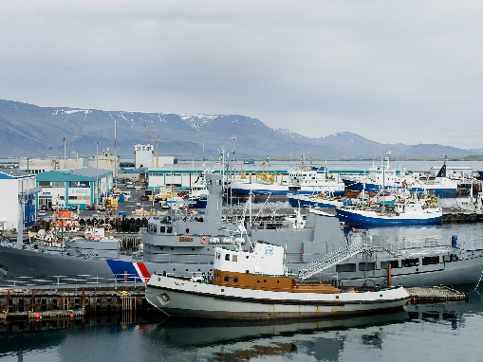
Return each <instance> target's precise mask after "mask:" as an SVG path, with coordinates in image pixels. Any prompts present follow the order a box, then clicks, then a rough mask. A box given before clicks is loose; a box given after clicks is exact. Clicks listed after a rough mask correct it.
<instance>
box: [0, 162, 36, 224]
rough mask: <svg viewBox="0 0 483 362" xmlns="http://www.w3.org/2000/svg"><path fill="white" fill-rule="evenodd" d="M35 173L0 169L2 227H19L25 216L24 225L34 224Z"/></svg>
mask: <svg viewBox="0 0 483 362" xmlns="http://www.w3.org/2000/svg"><path fill="white" fill-rule="evenodd" d="M36 193H37V188H36V186H35V175H29V174H26V173H24V172H20V171H19V170H2V171H0V200H2V203H1V205H0V227H2V228H3V229H4V230H12V229H17V228H18V227H19V224H20V223H19V221H20V220H21V218H22V217H23V226H24V227H29V226H32V225H33V224H34V223H35V221H36V204H35V195H36Z"/></svg>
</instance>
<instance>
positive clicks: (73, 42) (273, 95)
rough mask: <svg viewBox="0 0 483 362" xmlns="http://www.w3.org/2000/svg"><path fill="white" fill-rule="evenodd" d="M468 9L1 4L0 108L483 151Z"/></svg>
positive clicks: (347, 4)
mask: <svg viewBox="0 0 483 362" xmlns="http://www.w3.org/2000/svg"><path fill="white" fill-rule="evenodd" d="M482 15H483V3H481V2H479V1H463V2H459V3H455V2H453V1H447V0H438V1H416V0H408V1H404V2H400V1H399V2H398V1H383V0H379V1H378V0H368V1H358V0H345V1H342V0H341V1H334V0H330V1H329V0H327V1H323V0H318V1H304V2H300V1H298V2H297V1H280V0H279V1H263V2H260V1H252V0H250V1H237V2H233V1H223V0H219V1H199V0H198V1H196V0H191V1H166V0H163V1H127V0H125V1H113V0H109V1H106V0H104V1H102V2H100V1H94V0H84V1H69V2H65V1H60V0H59V1H54V0H44V1H37V2H32V1H15V2H13V1H4V2H2V3H1V4H0V30H1V31H0V44H1V45H2V47H1V53H0V97H2V98H10V99H17V100H24V101H29V102H33V103H37V104H41V105H72V106H83V107H97V108H104V109H125V110H140V111H161V112H177V113H199V112H202V113H241V114H246V115H251V116H256V117H259V118H260V119H262V120H263V121H264V122H266V123H267V124H268V125H270V126H272V127H280V128H289V129H291V130H294V131H298V132H301V133H303V134H305V135H310V136H322V135H327V134H329V133H333V132H337V131H344V130H351V131H354V132H357V133H360V134H362V135H364V136H367V137H369V138H372V139H375V140H378V141H383V142H409V143H419V142H425V143H446V144H453V145H457V146H465V147H476V148H483V143H482V141H481V140H482V139H483V122H482V120H481V111H480V103H481V100H480V96H481V94H483V82H482V80H483V62H482V57H483V50H482V48H481V45H480V44H481V40H480V39H479V38H480V36H479V34H481V33H482V31H483V22H481V18H482Z"/></svg>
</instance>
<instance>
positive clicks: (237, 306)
mask: <svg viewBox="0 0 483 362" xmlns="http://www.w3.org/2000/svg"><path fill="white" fill-rule="evenodd" d="M336 298H337V299H336ZM408 298H409V294H408V293H407V291H406V290H405V289H403V288H393V289H387V290H383V291H378V292H364V293H340V294H338V295H335V294H316V293H290V292H274V291H265V290H251V289H242V288H232V287H222V286H217V285H212V284H205V283H196V282H192V281H187V280H181V279H176V278H167V277H162V276H158V275H156V276H153V277H152V278H151V279H150V281H149V282H148V284H147V287H146V299H147V300H148V302H149V303H150V304H152V305H153V306H155V307H156V308H158V309H160V310H161V311H163V312H165V313H166V314H167V315H169V316H173V317H192V318H207V319H225V320H268V319H297V318H299V319H300V318H320V317H327V316H341V315H355V314H368V313H376V312H382V311H389V310H396V309H402V308H403V307H404V306H405V305H406V304H407V301H408Z"/></svg>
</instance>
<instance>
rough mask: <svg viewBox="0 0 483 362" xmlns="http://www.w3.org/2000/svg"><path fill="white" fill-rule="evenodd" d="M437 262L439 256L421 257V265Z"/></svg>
mask: <svg viewBox="0 0 483 362" xmlns="http://www.w3.org/2000/svg"><path fill="white" fill-rule="evenodd" d="M431 264H439V256H426V257H424V258H423V265H431Z"/></svg>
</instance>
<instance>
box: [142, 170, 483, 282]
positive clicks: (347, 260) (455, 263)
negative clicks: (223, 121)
mask: <svg viewBox="0 0 483 362" xmlns="http://www.w3.org/2000/svg"><path fill="white" fill-rule="evenodd" d="M207 187H208V190H209V196H208V204H207V208H206V213H205V214H204V215H199V214H197V215H193V216H189V215H186V214H184V215H179V214H178V215H176V214H172V215H170V216H166V217H163V218H153V219H151V220H150V221H149V225H148V229H147V232H146V233H145V235H144V261H145V263H146V264H147V265H149V266H150V267H152V268H153V270H152V272H155V273H159V274H164V275H173V276H181V277H187V278H189V277H191V276H193V274H196V273H204V274H206V275H209V274H210V273H211V272H212V265H213V254H214V248H215V247H216V246H220V244H221V245H223V246H229V245H230V244H240V243H243V242H245V241H248V240H249V241H251V242H256V241H263V242H268V243H272V244H275V245H282V246H284V247H285V248H286V257H287V265H288V269H289V272H291V273H293V274H299V272H300V271H301V270H304V273H310V274H311V275H310V276H309V278H311V279H317V280H324V281H329V282H332V283H334V284H337V285H344V286H354V287H355V286H358V287H360V286H368V287H372V286H381V285H386V284H387V283H388V275H389V272H388V269H390V275H391V277H390V279H391V282H392V283H393V284H402V285H405V286H427V285H438V284H447V285H448V284H449V285H461V284H475V283H477V282H478V281H479V279H480V276H481V275H482V270H483V249H474V250H465V249H462V248H460V246H459V243H458V241H457V240H453V242H452V243H451V244H450V245H446V244H441V245H431V247H427V246H417V247H409V248H398V249H390V248H388V247H387V246H386V245H384V242H382V243H374V242H373V241H372V240H368V237H367V234H366V232H360V231H353V232H349V233H348V234H345V233H344V232H343V230H342V226H341V224H340V223H339V221H338V220H337V219H336V218H335V217H331V215H329V214H327V213H325V212H320V211H316V210H313V211H312V212H309V214H308V215H307V219H306V221H305V222H304V223H301V222H295V223H294V224H293V225H291V226H288V227H283V228H275V229H273V228H264V227H260V226H259V225H258V226H256V227H255V226H254V225H252V224H248V225H246V224H236V223H229V222H226V221H224V220H223V216H222V193H223V190H222V188H223V184H222V179H221V178H220V177H219V176H217V175H214V174H210V175H207ZM248 244H249V243H248ZM305 277H307V276H305Z"/></svg>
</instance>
